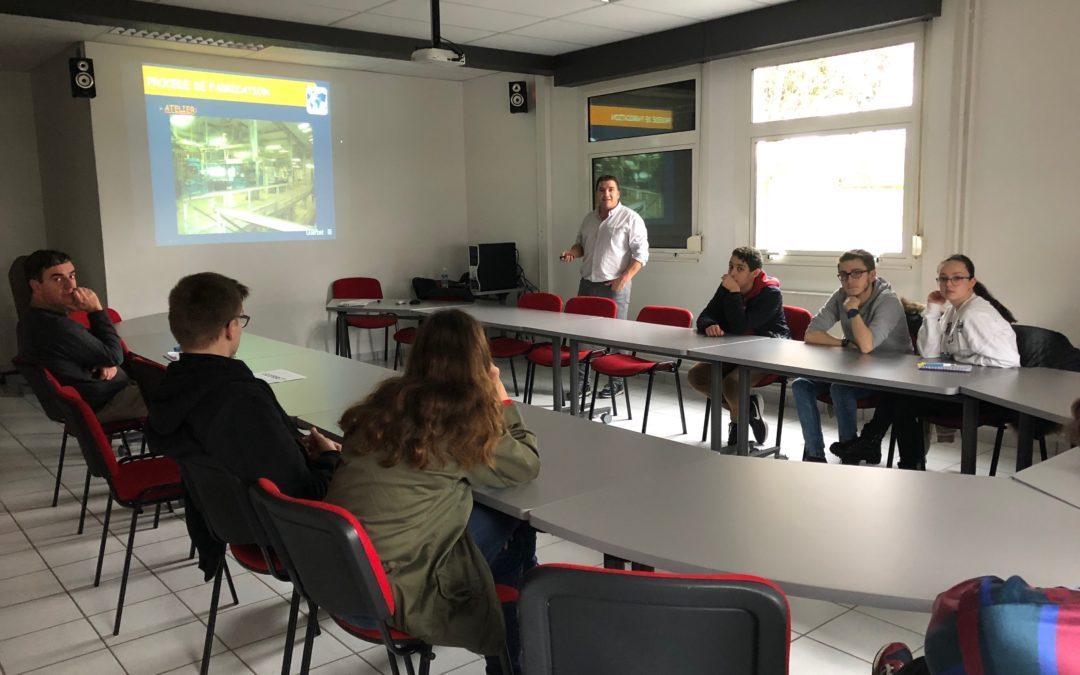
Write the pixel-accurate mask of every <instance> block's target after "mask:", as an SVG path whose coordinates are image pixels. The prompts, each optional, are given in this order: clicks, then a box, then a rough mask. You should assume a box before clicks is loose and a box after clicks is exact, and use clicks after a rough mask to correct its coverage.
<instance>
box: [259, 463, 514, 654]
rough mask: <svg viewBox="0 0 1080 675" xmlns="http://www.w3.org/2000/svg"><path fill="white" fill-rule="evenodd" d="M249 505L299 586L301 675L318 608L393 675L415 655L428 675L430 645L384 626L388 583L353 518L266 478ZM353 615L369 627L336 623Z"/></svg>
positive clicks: (509, 595)
mask: <svg viewBox="0 0 1080 675" xmlns="http://www.w3.org/2000/svg"><path fill="white" fill-rule="evenodd" d="M251 500H252V502H253V503H254V505H255V510H256V513H258V515H259V518H260V520H261V522H262V524H263V527H264V528H265V530H266V532H267V534H268V535H269V537H270V542H271V544H272V545H273V547H274V550H275V551H276V552H277V553H278V555H279V556H280V557H281V560H282V562H284V563H285V566H286V568H288V570H289V574H290V576H291V577H292V579H293V584H295V585H298V586H299V587H300V592H301V593H302V594H303V595H304V597H305V598H306V599H307V601H308V627H307V636H306V637H305V641H304V657H303V662H302V664H301V666H300V672H301V673H306V672H307V668H308V665H309V664H310V662H311V649H312V641H313V638H314V633H315V627H316V626H317V625H318V618H317V617H318V613H319V608H320V607H321V608H322V609H325V610H326V611H327V612H328V613H329V614H330V618H331V619H333V620H334V622H335V623H337V625H338V626H340V627H341V628H342V629H344V630H345V631H346V632H347V633H349V634H350V635H352V636H354V637H358V638H360V639H361V640H365V641H367V642H372V643H374V644H381V645H383V646H384V647H385V648H386V651H387V655H388V656H389V658H390V667H391V668H392V670H393V672H394V675H398V666H397V657H399V656H400V657H402V658H403V659H404V660H405V667H406V670H407V671H408V672H409V673H410V675H412V673H413V672H414V670H413V664H412V656H413V655H414V654H415V655H416V656H417V657H418V658H419V660H420V668H419V672H420V675H427V673H428V671H429V669H430V667H431V659H432V658H433V656H432V653H431V649H432V646H431V645H430V644H428V643H426V642H424V641H422V640H419V639H417V638H415V637H413V636H411V635H409V634H408V633H405V632H403V631H400V630H397V629H396V628H391V627H390V625H389V624H388V623H387V622H388V621H389V619H390V617H391V616H393V614H394V606H395V603H394V594H393V591H392V590H391V588H390V581H389V579H387V577H386V573H385V571H384V570H383V565H382V561H380V560H379V554H378V553H377V552H376V551H375V546H374V545H373V544H372V543H371V539H369V538H368V535H367V532H366V531H365V530H364V528H363V526H362V525H361V524H360V522H359V521H358V520H357V519H356V517H355V516H353V514H351V513H349V512H348V511H346V510H345V509H343V508H341V507H340V506H335V505H333V504H327V503H326V502H317V501H312V500H308V499H297V498H295V497H289V496H288V495H286V494H284V493H282V492H281V491H280V490H278V488H277V486H276V485H274V483H273V482H271V481H269V480H267V479H266V478H260V479H259V482H258V484H257V485H254V486H252V487H251ZM496 590H497V591H498V592H499V599H500V600H501V601H503V602H504V603H506V602H516V601H517V590H516V589H513V588H510V587H507V586H501V585H500V586H496ZM358 615H359V616H367V617H371V620H372V623H373V624H375V626H376V627H374V628H365V627H361V626H356V625H353V624H351V623H349V622H348V621H346V620H345V619H343V618H342V616H358ZM503 661H504V664H503V669H504V671H505V672H506V674H507V675H509V672H510V671H509V668H508V665H509V664H508V663H506V661H507V657H506V655H503Z"/></svg>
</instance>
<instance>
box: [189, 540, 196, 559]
mask: <svg viewBox="0 0 1080 675" xmlns="http://www.w3.org/2000/svg"><path fill="white" fill-rule="evenodd" d="M187 557H188V560H194V559H195V542H194V541H193V542H191V550H190V551H188V556H187Z"/></svg>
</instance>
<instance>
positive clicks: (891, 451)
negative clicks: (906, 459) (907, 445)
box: [885, 426, 896, 469]
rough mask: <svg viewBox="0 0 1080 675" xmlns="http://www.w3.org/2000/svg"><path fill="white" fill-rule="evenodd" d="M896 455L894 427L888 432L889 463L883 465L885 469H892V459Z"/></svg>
mask: <svg viewBox="0 0 1080 675" xmlns="http://www.w3.org/2000/svg"><path fill="white" fill-rule="evenodd" d="M895 455H896V427H895V426H894V427H893V428H892V429H891V430H890V431H889V461H887V462H886V463H885V468H886V469H891V468H892V463H893V457H894V456H895Z"/></svg>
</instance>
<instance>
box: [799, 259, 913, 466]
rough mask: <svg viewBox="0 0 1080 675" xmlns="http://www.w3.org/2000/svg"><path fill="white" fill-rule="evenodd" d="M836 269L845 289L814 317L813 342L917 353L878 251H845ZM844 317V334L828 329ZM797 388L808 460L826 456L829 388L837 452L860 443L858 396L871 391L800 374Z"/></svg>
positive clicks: (810, 336)
mask: <svg viewBox="0 0 1080 675" xmlns="http://www.w3.org/2000/svg"><path fill="white" fill-rule="evenodd" d="M836 269H837V274H836V276H837V278H838V279H840V288H839V289H838V290H837V291H836V292H835V293H833V294H832V297H830V298H829V299H828V301H826V303H825V305H824V306H823V307H822V308H821V309H820V310H818V313H817V314H816V315H815V316H814V318H813V319H812V320H811V321H810V326H809V327H808V328H807V331H806V342H807V344H812V345H825V346H830V347H848V346H849V345H850V346H851V347H853V348H855V349H858V350H859V351H860V352H862V353H863V354H870V353H871V352H876V351H886V352H904V353H911V337H910V336H909V335H908V330H907V321H906V320H905V319H904V308H903V306H902V305H901V304H900V300H899V298H898V297H897V295H896V293H894V292H893V290H892V287H891V286H890V285H889V282H887V281H885V279H884V278H882V277H879V276H878V274H877V270H876V269H875V263H874V256H873V255H871V254H870V253H868V252H866V251H864V250H862V249H853V250H851V251H848V252H846V253H844V254H843V255H841V256H840V260H839V262H838V264H837V266H836ZM838 321H839V322H840V327H841V329H842V330H843V331H844V337H843V339H837V338H834V337H833V336H832V335H829V334H828V333H827V332H826V331H828V330H829V329H830V328H832V327H833V326H834V325H836V323H837V322H838ZM791 391H792V392H794V394H795V406H796V408H797V409H798V411H799V424H801V425H802V432H803V461H806V462H824V461H826V460H825V439H824V437H823V436H822V433H821V414H820V413H819V412H818V407H817V397H818V395H819V394H822V393H825V392H828V393H829V394H830V395H831V396H832V401H833V410H834V411H835V412H836V425H837V427H838V428H839V432H840V441H839V443H834V444H833V447H832V450H833V452H834V453H836V452H838V451H839V450H840V449H841V448H843V447H844V446H845V445H849V444H851V443H854V441H855V438H856V420H855V415H856V401H857V400H858V399H860V398H862V397H864V396H867V395H869V394H870V390H868V389H862V388H860V387H853V386H850V385H846V384H829V383H828V382H819V381H816V380H810V379H807V378H802V377H800V378H798V379H797V380H795V381H794V382H792V383H791Z"/></svg>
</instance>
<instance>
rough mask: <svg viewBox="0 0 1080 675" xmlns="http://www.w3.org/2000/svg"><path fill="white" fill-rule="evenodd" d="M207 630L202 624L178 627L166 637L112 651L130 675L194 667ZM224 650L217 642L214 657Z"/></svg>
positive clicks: (143, 638)
mask: <svg viewBox="0 0 1080 675" xmlns="http://www.w3.org/2000/svg"><path fill="white" fill-rule="evenodd" d="M205 637H206V626H204V625H203V624H202V622H200V621H192V622H191V623H187V624H184V625H182V626H177V627H176V628H173V629H172V630H169V631H168V632H165V633H159V634H156V635H147V636H146V637H142V638H139V639H137V640H132V641H130V642H125V643H123V644H120V645H116V646H114V647H113V648H112V651H113V653H114V654H115V655H116V658H117V659H119V661H120V664H121V665H123V667H124V670H126V671H127V673H128V675H151V674H152V673H162V672H166V671H169V670H174V669H176V668H180V667H181V666H186V665H188V664H190V663H195V662H196V661H198V660H199V659H201V658H202V650H203V640H204V639H205ZM224 650H225V646H224V645H222V644H221V642H220V641H218V640H214V646H213V648H212V650H211V653H212V654H217V653H218V652H221V651H224Z"/></svg>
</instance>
